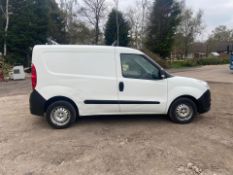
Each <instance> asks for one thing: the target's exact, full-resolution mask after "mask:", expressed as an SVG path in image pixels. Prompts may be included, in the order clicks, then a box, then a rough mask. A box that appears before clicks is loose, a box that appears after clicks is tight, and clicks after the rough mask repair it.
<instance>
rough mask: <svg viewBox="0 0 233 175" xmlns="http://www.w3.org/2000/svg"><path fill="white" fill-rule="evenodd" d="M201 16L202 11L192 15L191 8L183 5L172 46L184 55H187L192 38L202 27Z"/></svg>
mask: <svg viewBox="0 0 233 175" xmlns="http://www.w3.org/2000/svg"><path fill="white" fill-rule="evenodd" d="M202 18H203V12H202V11H201V10H199V11H198V12H197V14H196V15H194V12H193V10H192V9H189V8H185V7H183V11H182V15H181V23H180V25H179V27H178V30H177V33H176V37H175V45H174V47H175V49H176V50H179V51H180V52H182V54H183V55H185V56H187V55H188V53H189V52H190V47H191V45H192V44H193V42H194V40H195V39H196V38H197V36H198V35H200V34H201V32H202V30H203V29H204V26H203V22H202Z"/></svg>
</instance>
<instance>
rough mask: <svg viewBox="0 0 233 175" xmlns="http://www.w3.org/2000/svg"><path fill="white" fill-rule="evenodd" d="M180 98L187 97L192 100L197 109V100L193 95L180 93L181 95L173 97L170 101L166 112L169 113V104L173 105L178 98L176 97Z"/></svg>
mask: <svg viewBox="0 0 233 175" xmlns="http://www.w3.org/2000/svg"><path fill="white" fill-rule="evenodd" d="M180 98H188V99H190V100H192V101H193V102H194V103H195V105H196V107H197V109H198V100H197V99H196V98H195V97H193V96H191V95H182V96H179V97H177V98H175V99H174V100H173V101H172V102H171V103H170V106H169V107H168V110H167V113H169V111H170V109H171V106H172V105H173V103H175V101H176V100H178V99H180Z"/></svg>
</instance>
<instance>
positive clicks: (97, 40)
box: [95, 20, 99, 44]
mask: <svg viewBox="0 0 233 175" xmlns="http://www.w3.org/2000/svg"><path fill="white" fill-rule="evenodd" d="M98 43H99V21H98V20H96V24H95V44H98Z"/></svg>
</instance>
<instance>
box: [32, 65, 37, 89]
mask: <svg viewBox="0 0 233 175" xmlns="http://www.w3.org/2000/svg"><path fill="white" fill-rule="evenodd" d="M36 84H37V75H36V67H35V65H34V64H33V65H32V89H35V88H36Z"/></svg>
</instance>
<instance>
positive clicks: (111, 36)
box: [105, 9, 129, 46]
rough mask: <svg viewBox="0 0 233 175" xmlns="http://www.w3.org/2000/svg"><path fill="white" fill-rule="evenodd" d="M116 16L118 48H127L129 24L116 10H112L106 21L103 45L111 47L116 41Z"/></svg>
mask: <svg viewBox="0 0 233 175" xmlns="http://www.w3.org/2000/svg"><path fill="white" fill-rule="evenodd" d="M116 15H118V23H119V46H128V44H129V37H128V34H129V24H128V22H127V21H126V20H125V19H124V17H123V14H122V13H121V12H120V11H117V10H116V9H113V10H112V12H111V13H110V14H109V16H108V21H107V23H106V28H105V44H106V45H112V44H113V43H114V42H116V41H117V21H116Z"/></svg>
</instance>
